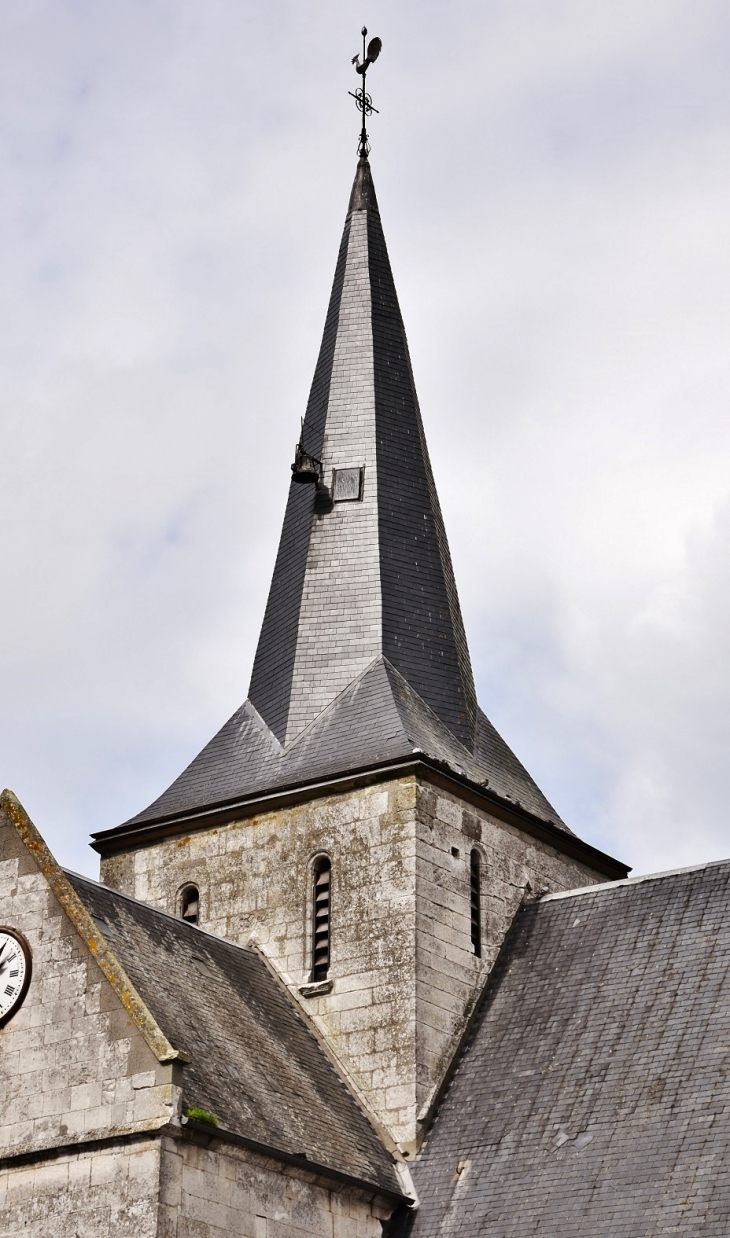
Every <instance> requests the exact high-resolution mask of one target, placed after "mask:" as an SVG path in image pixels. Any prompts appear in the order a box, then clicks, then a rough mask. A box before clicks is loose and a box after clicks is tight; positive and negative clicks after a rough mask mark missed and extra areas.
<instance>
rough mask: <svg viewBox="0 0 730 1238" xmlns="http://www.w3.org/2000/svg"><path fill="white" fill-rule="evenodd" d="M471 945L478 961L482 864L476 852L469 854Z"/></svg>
mask: <svg viewBox="0 0 730 1238" xmlns="http://www.w3.org/2000/svg"><path fill="white" fill-rule="evenodd" d="M471 944H472V949H473V951H474V953H475V955H476V956H477V958H478V959H480V958H481V957H482V864H481V857H480V855H479V852H478V851H472V853H471Z"/></svg>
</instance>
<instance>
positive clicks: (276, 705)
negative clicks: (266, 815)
mask: <svg viewBox="0 0 730 1238" xmlns="http://www.w3.org/2000/svg"><path fill="white" fill-rule="evenodd" d="M302 442H303V443H304V445H305V447H306V450H307V451H309V452H311V453H312V454H313V455H314V456H316V457H317V458H321V461H322V469H323V477H324V482H325V485H327V486H328V487H330V488H331V485H332V470H333V469H337V468H345V467H363V468H364V469H365V476H364V486H363V495H362V501H361V502H357V503H336V504H335V505H334V507H333V508H331V509H330V510H327V507H326V503H325V502H323V496H322V495H321V494H317V493H315V489H314V487H313V486H302V485H296V484H295V483H294V482H292V484H291V486H290V494H289V501H288V504H287V509H286V515H285V517H284V527H283V531H282V536H281V543H280V547H279V553H278V556H277V560H276V566H275V568H274V576H273V580H272V583H271V591H270V594H269V601H268V605H267V607H266V613H265V616H264V622H263V627H262V629H261V636H260V639H259V645H258V649H257V652H256V658H255V661H254V666H253V673H252V676H251V686H250V689H249V697H250V700H251V701H252V702H253V704H254V705H255V707H256V708H257V710H258V712H259V713H260V714H261V716H262V717H263V718H264V720H265V721H266V723H267V725H268V726H269V727H270V728H271V730H272V731H273V732H274V734H275V735H276V736H277V738H278V739H279V740H280V741H281V742H282V743H284V742H287V741H289V740H291V739H293V738H294V737H295V736H296V735H297V734H298V733H299V731H300V730H302V728H303V726H304V725H306V724H307V722H309V721H311V719H312V718H313V717H314V716H315V715H316V714H317V713H319V712H320V710H321V708H323V707H324V706H325V705H326V704H327V703H328V701H329V700H332V699H333V698H334V697H335V696H336V695H337V694H338V690H341V689H342V688H344V687H345V686H346V685H347V684H348V683H350V682H351V681H352V680H353V679H354V678H355V676H356V674H357V673H358V672H359V671H362V670H363V669H364V668H365V666H367V665H368V664H369V663H370V662H371V661H372V659H373V658H374V657H377V656H378V654H380V653H383V654H384V655H385V656H386V657H387V658H388V659H389V660H390V662H391V663H392V664H393V666H395V667H396V668H397V669H398V670H399V671H400V672H401V673H402V674H403V675H404V676H405V678H406V679H407V680H408V682H409V683H410V684H411V686H412V688H413V689H414V691H416V692H417V693H418V694H419V696H421V697H422V699H423V700H424V701H425V702H426V703H427V705H429V707H430V708H431V709H432V710H433V711H434V712H435V713H436V714H437V715H438V717H440V718H441V720H442V721H443V722H444V723H445V724H446V726H448V727H449V729H450V730H451V731H452V733H453V734H454V735H455V736H456V737H457V738H458V739H460V740H461V741H462V742H464V743H467V744H469V745H471V743H472V742H473V737H474V727H475V724H476V694H475V691H474V680H473V676H472V670H471V663H470V660H469V650H468V648H467V643H466V637H465V634H464V625H463V622H462V618H461V610H460V607H459V599H458V595H457V592H456V585H455V582H454V575H453V570H452V566H451V559H450V556H449V549H448V545H447V542H446V534H445V532H444V526H443V520H442V518H441V511H440V508H439V503H438V497H437V495H436V489H435V486H434V483H433V475H432V473H431V465H430V462H429V458H428V449H427V447H426V440H425V436H424V433H423V425H422V423H421V415H420V411H419V407H418V398H417V396H416V389H415V384H414V381H413V374H412V371H411V363H410V357H409V353H408V344H407V341H406V335H405V329H404V326H403V320H402V318H401V314H400V309H399V306H398V298H397V295H396V291H395V284H394V281H393V275H392V272H391V269H390V262H389V260H388V252H387V248H386V244H385V237H384V235H383V228H382V224H381V221H380V213H379V211H378V205H377V200H376V197H375V190H374V187H373V183H372V175H371V171H370V165H369V164H368V162H367V160H365V159H361V160H360V162H359V164H358V168H357V173H356V177H355V184H354V186H353V191H352V194H351V198H350V209H349V212H348V215H347V219H346V221H345V228H344V233H343V237H342V243H341V246H340V253H339V258H338V261H337V267H336V271H335V279H334V285H333V288H332V295H331V298H330V304H329V309H328V311H327V319H326V323H325V330H324V337H323V340H322V347H321V349H320V355H319V359H318V362H317V366H316V369H315V375H314V381H313V384H312V390H311V394H310V397H309V403H308V405H307V412H306V416H305V419H304V427H303V431H302ZM310 624H311V626H310ZM325 668H326V675H324V674H321V673H317V672H318V671H324V670H325ZM313 670H314V671H315V673H314V674H312V671H313ZM353 672H354V673H353Z"/></svg>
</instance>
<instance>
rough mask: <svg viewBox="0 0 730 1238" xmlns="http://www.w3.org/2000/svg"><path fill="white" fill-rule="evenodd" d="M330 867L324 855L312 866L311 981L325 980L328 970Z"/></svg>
mask: <svg viewBox="0 0 730 1238" xmlns="http://www.w3.org/2000/svg"><path fill="white" fill-rule="evenodd" d="M331 875H332V865H331V863H330V861H329V859H328V858H327V856H326V855H321V856H319V857H318V858H317V859H316V860H315V861H314V864H313V865H312V980H326V979H327V972H328V971H329V969H330V910H331V895H330V889H331V883H330V878H331Z"/></svg>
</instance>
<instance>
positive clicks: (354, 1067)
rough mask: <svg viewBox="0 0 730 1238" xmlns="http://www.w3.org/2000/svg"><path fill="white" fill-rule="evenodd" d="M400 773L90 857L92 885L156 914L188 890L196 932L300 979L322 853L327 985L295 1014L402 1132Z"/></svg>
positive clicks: (406, 815)
mask: <svg viewBox="0 0 730 1238" xmlns="http://www.w3.org/2000/svg"><path fill="white" fill-rule="evenodd" d="M415 803H416V786H415V781H414V780H413V779H412V778H409V779H403V780H400V781H393V782H390V783H387V784H383V785H379V786H375V787H365V788H363V789H361V790H358V791H354V792H352V793H350V794H348V795H339V796H329V797H327V798H324V799H321V800H318V801H313V802H310V803H308V804H300V805H297V806H295V807H292V808H286V809H281V810H279V811H277V812H272V813H266V814H263V815H262V816H260V817H252V818H250V819H248V820H244V821H240V822H234V823H232V824H231V825H226V826H222V827H220V828H218V829H213V830H207V831H205V832H201V833H196V834H191V835H186V836H184V837H181V838H172V839H167V840H165V841H163V842H161V843H159V844H158V845H156V846H154V847H149V848H145V849H140V850H138V851H136V852H134V853H133V854H130V855H127V856H123V857H118V858H114V859H111V860H105V861H103V862H102V876H101V879H102V881H104V882H106V883H107V884H109V885H112V886H114V887H115V888H116V889H119V890H122V891H124V892H125V893H127V894H131V895H133V896H134V897H135V898H139V899H142V900H143V901H145V902H148V903H151V904H153V905H154V906H156V907H160V908H162V909H164V910H166V911H170V912H175V911H176V910H177V909H178V906H179V891H180V889H181V887H182V886H183V885H185V883H186V882H195V883H196V884H197V885H198V886H199V888H200V896H201V903H200V906H201V919H200V923H201V925H202V927H203V928H206V929H209V930H210V931H211V932H214V933H218V934H220V935H221V936H222V937H227V938H229V939H230V940H231V941H235V942H238V943H239V944H244V943H245V942H247V941H248V940H249V938H250V937H251V935H252V934H253V933H255V934H256V936H257V938H258V941H259V942H260V943H261V945H262V947H263V948H264V949H265V951H266V952H267V954H268V955H269V957H270V958H271V959H272V961H273V962H274V964H275V965H276V967H277V968H278V969H279V971H280V972H281V973H283V974H284V977H285V979H287V980H290V981H291V982H292V984H293V985H295V986H299V985H302V984H305V983H306V982H307V981H308V980H309V978H310V968H311V958H310V941H311V863H312V860H313V859H314V857H315V856H316V855H317V854H318V853H321V852H326V853H327V854H328V855H329V856H330V857H331V860H332V909H331V923H332V955H331V972H330V974H331V976H332V978H333V988H332V991H331V992H330V993H328V994H326V995H323V996H319V997H312V998H309V999H308V1011H309V1012H310V1014H311V1016H312V1017H313V1019H314V1020H315V1021H316V1023H317V1024H318V1026H319V1027H320V1029H321V1030H322V1031H323V1033H324V1034H325V1035H326V1036H327V1038H328V1040H329V1041H330V1043H331V1044H332V1045H333V1047H334V1048H335V1050H336V1052H337V1053H338V1054H339V1056H340V1057H341V1059H342V1060H343V1061H344V1062H345V1064H346V1065H347V1066H348V1067H349V1069H350V1070H351V1071H352V1073H353V1075H354V1076H355V1078H356V1080H357V1082H358V1083H359V1084H360V1086H361V1087H362V1089H363V1090H364V1091H365V1093H366V1094H367V1095H368V1096H369V1098H370V1100H371V1103H372V1104H373V1106H374V1107H375V1109H376V1110H377V1112H378V1113H379V1114H381V1115H382V1119H383V1121H385V1122H386V1124H387V1125H388V1126H389V1127H390V1129H391V1130H393V1131H394V1132H395V1133H396V1137H400V1138H408V1137H409V1136H410V1133H411V1132H412V1130H413V1126H414V1118H415V1110H416V1096H415V1038H414V1027H415V1015H416V993H415V927H416V916H415V866H416V837H415Z"/></svg>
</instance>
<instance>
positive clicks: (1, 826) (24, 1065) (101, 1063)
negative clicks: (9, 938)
mask: <svg viewBox="0 0 730 1238" xmlns="http://www.w3.org/2000/svg"><path fill="white" fill-rule="evenodd" d="M0 923H1V924H5V925H9V926H11V927H13V928H16V929H19V930H20V932H21V933H23V934H24V935H25V937H26V938H27V939H28V941H29V943H30V946H31V949H32V952H33V974H32V980H31V984H30V988H29V990H28V993H27V996H26V998H25V1001H24V1003H23V1005H22V1006H21V1008H20V1010H19V1011H18V1012H17V1013H16V1014H15V1015H14V1016H13V1018H11V1020H10V1021H9V1022H8V1023H7V1024H6V1025H5V1026H4V1027H2V1028H0V1157H3V1156H7V1155H8V1154H9V1153H14V1154H20V1153H24V1152H28V1151H30V1152H35V1151H37V1150H39V1149H41V1148H49V1147H55V1146H61V1145H64V1144H68V1143H73V1142H74V1141H77V1140H78V1141H81V1140H89V1139H95V1138H99V1137H108V1136H109V1135H113V1134H116V1133H118V1132H121V1131H125V1132H126V1131H132V1130H140V1129H147V1128H148V1127H150V1126H156V1125H161V1124H162V1123H163V1122H165V1121H166V1120H168V1119H169V1118H170V1117H171V1116H172V1114H173V1111H174V1106H175V1103H176V1095H174V1093H177V1088H173V1085H172V1068H171V1067H170V1066H161V1065H160V1064H159V1063H158V1062H157V1060H156V1058H155V1057H154V1055H153V1054H152V1052H151V1050H150V1049H149V1047H148V1046H147V1044H146V1043H145V1041H144V1040H143V1039H142V1037H141V1035H140V1033H139V1032H138V1031H137V1029H136V1027H135V1026H134V1025H133V1024H132V1021H131V1019H130V1018H129V1016H128V1014H127V1012H126V1011H125V1009H124V1007H123V1006H122V1003H121V1002H120V1000H119V998H118V997H117V995H116V993H115V992H114V990H113V989H112V988H111V986H110V985H109V984H108V982H107V980H106V979H105V977H104V976H103V975H102V973H101V971H100V970H99V968H98V966H97V964H96V963H95V962H94V960H93V958H92V957H91V955H90V954H89V951H88V949H87V947H86V946H85V944H84V943H83V942H82V940H81V938H80V937H79V936H78V935H77V933H76V930H75V929H74V927H73V925H72V924H71V921H70V920H69V918H68V917H67V915H66V914H65V912H64V911H63V910H62V908H61V906H60V904H59V903H58V902H57V900H56V898H55V895H54V894H53V893H52V892H51V890H50V887H49V886H48V884H47V882H46V879H45V877H44V876H43V875H42V873H41V872H40V871H39V870H38V868H37V867H36V864H35V861H34V860H33V858H32V856H31V855H30V853H29V852H28V851H27V850H26V848H25V847H24V845H23V843H22V842H21V840H20V838H19V837H18V835H17V833H16V832H15V830H14V829H13V827H12V826H11V825H10V824H8V823H7V821H6V819H5V818H4V816H3V815H2V814H0ZM40 1172H41V1171H40V1170H39V1173H40Z"/></svg>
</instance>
